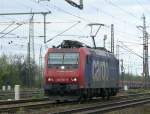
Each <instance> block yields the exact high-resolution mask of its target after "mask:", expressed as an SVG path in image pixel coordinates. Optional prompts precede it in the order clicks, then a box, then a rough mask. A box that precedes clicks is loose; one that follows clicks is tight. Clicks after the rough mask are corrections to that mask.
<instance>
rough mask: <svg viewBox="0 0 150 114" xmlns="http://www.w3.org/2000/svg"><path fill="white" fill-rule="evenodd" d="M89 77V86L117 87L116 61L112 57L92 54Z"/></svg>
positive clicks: (117, 67) (117, 70) (117, 68)
mask: <svg viewBox="0 0 150 114" xmlns="http://www.w3.org/2000/svg"><path fill="white" fill-rule="evenodd" d="M91 77H92V78H91V88H118V79H119V66H118V61H117V60H116V59H114V58H108V57H104V56H93V57H92V62H91Z"/></svg>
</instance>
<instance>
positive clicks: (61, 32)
mask: <svg viewBox="0 0 150 114" xmlns="http://www.w3.org/2000/svg"><path fill="white" fill-rule="evenodd" d="M79 23H80V21H79V22H77V23H75V24H73V25H71V26H70V27H69V28H67V29H65V30H64V31H62V32H60V33H59V34H57V35H55V36H53V37H52V38H50V39H49V40H47V41H46V42H50V41H51V40H53V39H54V38H56V37H58V36H60V35H61V34H63V33H65V32H67V31H69V30H70V29H72V28H73V27H75V26H76V25H77V24H79Z"/></svg>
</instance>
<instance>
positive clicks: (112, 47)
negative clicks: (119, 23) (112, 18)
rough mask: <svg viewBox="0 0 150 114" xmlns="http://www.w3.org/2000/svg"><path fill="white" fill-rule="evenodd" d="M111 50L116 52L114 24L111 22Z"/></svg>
mask: <svg viewBox="0 0 150 114" xmlns="http://www.w3.org/2000/svg"><path fill="white" fill-rule="evenodd" d="M111 52H112V53H113V54H114V25H113V24H111Z"/></svg>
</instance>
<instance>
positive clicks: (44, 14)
mask: <svg viewBox="0 0 150 114" xmlns="http://www.w3.org/2000/svg"><path fill="white" fill-rule="evenodd" d="M46 14H47V13H43V16H44V43H46Z"/></svg>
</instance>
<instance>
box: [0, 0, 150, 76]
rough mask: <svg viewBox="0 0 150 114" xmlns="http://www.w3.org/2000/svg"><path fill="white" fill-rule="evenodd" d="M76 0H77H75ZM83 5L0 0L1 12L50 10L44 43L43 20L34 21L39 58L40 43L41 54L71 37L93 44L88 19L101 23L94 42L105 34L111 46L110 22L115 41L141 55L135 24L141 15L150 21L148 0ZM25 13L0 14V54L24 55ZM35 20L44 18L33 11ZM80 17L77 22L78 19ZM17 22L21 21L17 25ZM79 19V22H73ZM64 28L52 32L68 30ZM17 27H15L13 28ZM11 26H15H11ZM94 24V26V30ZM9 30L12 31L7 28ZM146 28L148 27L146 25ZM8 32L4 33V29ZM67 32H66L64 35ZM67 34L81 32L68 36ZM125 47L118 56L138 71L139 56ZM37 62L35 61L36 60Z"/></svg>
mask: <svg viewBox="0 0 150 114" xmlns="http://www.w3.org/2000/svg"><path fill="white" fill-rule="evenodd" d="M75 1H78V0H75ZM83 2H84V9H83V10H79V9H77V8H74V7H72V6H70V5H69V4H68V3H66V2H65V0H50V1H41V2H39V3H38V2H37V1H36V0H0V13H11V12H17V13H19V12H31V11H32V12H49V11H51V14H48V15H47V16H46V21H47V22H50V23H47V30H46V32H47V34H46V35H47V39H46V40H49V39H51V38H52V39H53V38H54V39H53V40H51V41H50V42H48V43H46V44H44V42H43V41H44V40H43V38H42V37H39V36H43V23H35V24H34V38H35V55H36V60H37V61H38V57H39V50H40V47H41V46H42V55H43V56H44V53H45V50H47V47H51V46H52V45H58V44H60V43H61V42H62V40H64V39H73V40H78V41H81V42H84V43H86V44H88V45H90V46H93V44H92V42H91V41H92V40H91V39H90V38H89V37H86V36H89V35H90V28H89V26H87V25H88V24H89V23H93V22H96V23H103V24H105V25H106V26H104V27H102V28H101V29H100V31H99V33H98V35H97V37H96V45H97V46H101V47H102V46H103V36H104V34H107V35H108V38H107V41H106V48H107V49H108V50H110V25H111V24H114V28H115V45H116V44H119V45H121V46H123V47H124V48H125V46H127V47H128V48H130V49H131V50H133V51H134V52H135V53H137V54H139V55H140V56H142V38H140V37H141V36H142V32H141V31H140V30H138V29H137V27H136V26H138V25H142V15H143V14H144V15H145V16H146V22H147V25H150V7H149V6H150V1H149V0H83ZM30 18H31V15H26V16H22V15H21V16H20V15H18V16H17V15H15V16H0V54H2V53H5V54H11V55H13V54H22V55H24V56H26V55H27V43H28V36H29V26H28V25H29V24H28V22H29V19H30ZM34 21H35V22H43V15H35V16H34ZM79 21H80V23H78V22H79ZM15 23H20V24H22V25H20V26H19V25H16V24H15ZM76 23H78V24H76ZM75 24H76V26H74V27H73V28H71V29H70V30H68V31H67V32H65V33H63V34H61V35H64V36H57V37H54V36H55V35H57V34H59V33H61V32H63V31H65V30H67V29H68V28H69V27H71V26H73V25H75ZM15 28H16V29H15ZM13 29H14V30H13ZM96 29H97V28H95V30H96ZM11 30H12V32H10V31H11ZM147 31H148V32H150V31H149V28H148V29H147ZM8 32H10V33H9V34H8V35H5V36H3V35H4V34H5V33H8ZM66 35H67V36H66ZM70 35H80V37H79V36H70ZM126 50H127V49H123V48H120V51H119V52H120V59H124V65H125V71H126V72H130V73H131V72H134V73H138V74H140V73H141V72H142V59H141V58H140V57H138V56H136V55H133V54H131V53H130V52H129V51H126ZM37 63H38V62H37Z"/></svg>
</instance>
